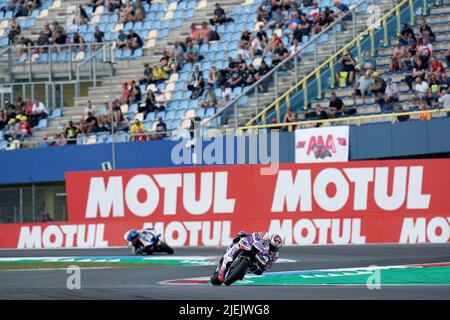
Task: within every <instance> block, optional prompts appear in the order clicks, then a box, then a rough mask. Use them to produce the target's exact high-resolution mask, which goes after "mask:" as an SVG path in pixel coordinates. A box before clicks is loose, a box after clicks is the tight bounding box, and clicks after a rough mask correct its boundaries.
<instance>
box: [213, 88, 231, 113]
mask: <svg viewBox="0 0 450 320" xmlns="http://www.w3.org/2000/svg"><path fill="white" fill-rule="evenodd" d="M233 98H234V97H233V94H232V93H231V89H230V90H225V91H223V92H222V99H221V100H220V101H219V102H218V104H217V106H218V107H219V110H222V109H224V108H225V107H226V106H227V105H228V104H229V103H230V102H231V101H232V100H233Z"/></svg>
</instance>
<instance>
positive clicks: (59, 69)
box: [0, 42, 111, 82]
mask: <svg viewBox="0 0 450 320" xmlns="http://www.w3.org/2000/svg"><path fill="white" fill-rule="evenodd" d="M104 46H111V43H109V42H101V43H95V42H90V43H85V44H83V49H82V50H81V49H80V44H72V43H71V44H65V45H45V46H37V45H35V46H28V47H26V48H20V47H19V46H14V45H12V46H9V47H7V48H5V49H4V50H3V51H1V52H0V53H2V54H7V55H8V60H9V69H10V75H11V77H10V79H11V81H17V80H22V79H23V80H28V81H30V82H32V81H33V79H36V78H37V77H38V76H37V74H39V78H40V80H43V79H45V80H48V81H53V80H54V79H56V78H59V79H60V78H67V79H69V80H74V79H75V77H76V76H78V77H79V76H80V75H81V77H84V78H89V79H90V80H93V78H94V76H96V75H97V74H100V73H101V72H102V71H103V72H104V73H106V74H108V68H106V67H104V66H103V65H102V64H98V63H95V61H96V59H95V58H94V57H98V55H99V52H102V51H101V49H102V48H103V47H104ZM81 52H83V53H81ZM60 53H61V54H63V55H65V57H64V58H65V59H64V60H60V59H59V58H60V57H61V56H59V55H58V54H60ZM44 55H46V56H44ZM42 57H45V59H42ZM85 61H90V62H91V63H87V64H85V63H84V62H85ZM80 64H81V65H83V66H84V67H83V68H81V67H80V66H79V65H80ZM20 78H22V79H20Z"/></svg>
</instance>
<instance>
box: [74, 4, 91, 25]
mask: <svg viewBox="0 0 450 320" xmlns="http://www.w3.org/2000/svg"><path fill="white" fill-rule="evenodd" d="M72 23H73V24H75V25H77V26H80V25H82V24H88V23H89V16H88V15H87V13H86V11H85V10H84V8H83V6H82V5H81V4H80V5H79V6H78V7H77V11H76V13H75V17H74V18H73V21H72Z"/></svg>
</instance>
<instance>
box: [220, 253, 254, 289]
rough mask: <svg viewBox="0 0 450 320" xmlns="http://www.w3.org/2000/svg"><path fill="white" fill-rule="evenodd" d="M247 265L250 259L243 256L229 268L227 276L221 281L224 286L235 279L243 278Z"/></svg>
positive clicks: (248, 265)
mask: <svg viewBox="0 0 450 320" xmlns="http://www.w3.org/2000/svg"><path fill="white" fill-rule="evenodd" d="M249 267H250V261H249V260H248V259H245V258H240V261H239V262H238V263H237V264H236V265H235V266H234V268H232V269H230V271H229V272H228V276H227V277H226V278H225V280H224V281H223V283H224V284H225V285H226V286H229V285H231V284H233V283H234V282H236V281H237V280H240V279H243V278H244V277H245V274H246V273H247V270H248V268H249Z"/></svg>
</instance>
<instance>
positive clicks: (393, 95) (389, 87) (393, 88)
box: [384, 78, 400, 104]
mask: <svg viewBox="0 0 450 320" xmlns="http://www.w3.org/2000/svg"><path fill="white" fill-rule="evenodd" d="M386 80H387V84H386V90H385V93H384V95H385V97H384V100H385V101H386V104H393V103H396V102H398V101H399V100H400V99H399V97H398V95H399V91H398V87H397V84H395V83H394V82H393V81H392V78H387V79H386Z"/></svg>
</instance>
